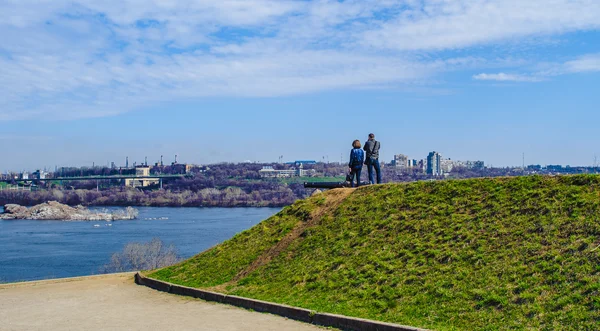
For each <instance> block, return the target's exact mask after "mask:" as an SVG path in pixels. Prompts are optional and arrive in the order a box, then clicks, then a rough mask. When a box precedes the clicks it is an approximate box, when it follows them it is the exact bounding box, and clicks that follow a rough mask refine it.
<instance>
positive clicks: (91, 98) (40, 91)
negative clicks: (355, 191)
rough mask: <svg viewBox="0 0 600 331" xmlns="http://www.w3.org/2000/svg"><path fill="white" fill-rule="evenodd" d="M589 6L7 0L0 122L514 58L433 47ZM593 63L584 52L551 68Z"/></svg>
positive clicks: (585, 14) (363, 80)
mask: <svg viewBox="0 0 600 331" xmlns="http://www.w3.org/2000/svg"><path fill="white" fill-rule="evenodd" d="M597 17H600V3H598V2H597V1H594V0H551V1H547V0H544V1H542V0H530V1H515V0H498V1H475V0H457V1H445V0H399V1H392V0H373V1H368V2H367V1H362V0H347V1H343V2H339V1H334V0H315V1H295V0H214V1H195V2H180V1H159V0H150V1H141V0H121V1H115V0H106V1H92V0H76V1H72V0H41V1H40V0H35V1H34V0H20V1H4V2H0V38H1V39H2V44H1V45H0V120H14V119H26V118H53V119H68V118H82V117H96V116H109V115H114V114H119V113H122V112H126V111H129V110H132V109H136V108H143V107H144V106H146V105H148V104H151V103H154V102H157V101H169V100H176V99H178V98H202V97H206V96H244V97H276V96H282V95H293V94H303V93H312V92H316V91H324V90H335V89H368V88H384V87H386V86H399V85H413V84H418V85H423V84H426V83H427V82H434V81H436V76H437V75H439V74H440V73H443V72H447V71H455V70H462V69H466V68H468V69H474V68H480V69H482V71H483V70H486V69H487V70H489V69H490V68H497V67H498V63H504V65H505V66H508V65H509V64H508V62H510V61H506V60H499V59H498V58H497V56H494V57H490V58H486V57H482V56H479V57H472V56H468V55H467V56H464V54H459V55H456V54H441V53H440V52H439V51H440V50H448V49H453V50H455V49H466V48H469V47H474V46H479V45H488V44H498V43H502V42H511V43H514V42H515V41H518V40H525V39H526V38H528V37H532V36H539V35H556V34H562V33H566V32H571V31H586V30H593V29H598V28H600V21H598V19H597ZM507 57H508V56H507ZM513 62H514V61H513ZM594 68H596V69H594ZM597 68H598V55H595V56H594V55H590V56H588V57H581V58H576V59H574V60H573V61H571V62H566V63H564V64H562V65H561V66H560V68H558V69H555V70H557V71H560V72H582V71H592V70H597ZM511 71H513V70H511ZM540 75H541V74H540ZM474 78H475V79H478V80H496V81H522V82H525V81H538V80H541V79H543V77H541V76H539V75H538V73H536V72H534V74H531V75H527V74H509V73H502V72H501V73H495V74H489V73H482V74H479V75H476V76H474Z"/></svg>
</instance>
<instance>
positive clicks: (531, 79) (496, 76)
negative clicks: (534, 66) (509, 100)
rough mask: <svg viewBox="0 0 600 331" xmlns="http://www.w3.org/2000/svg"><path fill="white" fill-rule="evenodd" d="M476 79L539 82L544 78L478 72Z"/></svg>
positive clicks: (474, 77)
mask: <svg viewBox="0 0 600 331" xmlns="http://www.w3.org/2000/svg"><path fill="white" fill-rule="evenodd" d="M473 79H475V80H492V81H498V82H539V81H541V80H542V79H541V78H539V77H534V76H526V75H517V74H505V73H503V72H500V73H497V74H485V73H482V74H478V75H474V76H473Z"/></svg>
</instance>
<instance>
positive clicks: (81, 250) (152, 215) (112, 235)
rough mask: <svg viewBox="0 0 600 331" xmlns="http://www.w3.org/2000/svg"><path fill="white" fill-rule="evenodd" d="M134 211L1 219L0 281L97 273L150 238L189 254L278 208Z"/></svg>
mask: <svg viewBox="0 0 600 331" xmlns="http://www.w3.org/2000/svg"><path fill="white" fill-rule="evenodd" d="M108 209H109V210H110V209H114V208H108ZM138 210H139V212H140V213H139V216H138V219H136V220H128V221H115V222H104V221H102V222H89V221H71V222H64V221H33V220H15V221H2V220H0V282H16V281H27V280H38V279H47V278H62V277H74V276H84V275H93V274H97V273H99V271H100V268H101V267H102V266H104V265H105V264H107V263H109V261H110V257H111V255H112V254H113V253H116V252H120V251H121V250H122V249H123V247H124V246H125V245H126V244H127V243H130V242H147V241H150V240H151V239H152V238H160V239H161V240H162V241H163V242H164V243H165V244H173V245H175V247H176V248H177V251H178V253H179V255H180V256H181V257H183V258H188V257H191V256H193V255H195V254H197V253H199V252H202V251H204V250H206V249H207V248H210V247H212V246H214V245H216V244H218V243H220V242H223V241H225V240H227V239H229V238H231V237H232V236H233V235H234V234H236V233H238V232H241V231H243V230H246V229H249V228H250V227H252V226H254V225H255V224H257V223H259V222H260V221H262V220H264V219H267V218H268V217H270V216H271V215H273V214H275V213H277V212H279V210H280V209H279V208H162V207H140V208H138ZM1 211H2V210H0V212H1ZM109 224H111V225H110V226H109Z"/></svg>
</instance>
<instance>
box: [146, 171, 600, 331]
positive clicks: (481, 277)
mask: <svg viewBox="0 0 600 331" xmlns="http://www.w3.org/2000/svg"><path fill="white" fill-rule="evenodd" d="M336 191H338V192H339V191H343V190H334V191H328V192H326V193H324V194H320V195H316V196H314V197H311V198H309V199H307V200H304V201H300V202H297V203H295V204H294V205H292V206H290V207H287V208H285V209H284V210H282V211H281V212H280V213H279V214H277V215H276V216H274V217H272V218H270V219H268V220H266V221H264V222H262V223H260V224H259V225H257V226H256V227H254V228H252V229H250V230H248V231H245V232H243V233H240V234H238V235H237V236H235V237H234V238H232V239H231V240H229V241H227V242H225V243H223V244H221V245H218V246H216V247H214V248H212V249H210V250H208V251H206V252H204V253H202V254H200V255H197V256H196V257H193V258H191V259H190V260H187V261H185V262H183V263H181V264H179V265H176V266H174V267H169V268H166V269H162V270H159V271H156V272H154V273H152V274H150V276H151V277H156V278H159V279H163V280H166V281H170V282H173V283H178V284H183V285H188V286H196V287H212V288H211V289H213V290H218V291H222V292H227V293H230V294H235V295H241V296H246V297H252V298H257V299H261V300H267V301H273V302H280V303H285V304H289V305H294V306H299V307H305V308H309V309H314V310H318V311H324V312H331V313H338V314H344V315H349V316H358V317H364V318H371V319H377V320H384V321H389V322H395V323H400V324H407V325H413V326H418V327H424V328H431V329H436V330H475V329H476V330H498V329H504V330H508V329H545V330H553V329H590V330H591V329H597V327H598V325H600V222H599V219H598V218H599V217H600V176H596V175H577V176H561V177H541V176H530V177H515V178H496V179H470V180H451V181H436V182H417V183H411V184H387V185H377V186H367V187H363V188H361V189H358V190H356V191H353V193H352V194H351V195H349V196H348V197H347V198H345V199H343V200H341V203H339V204H333V203H330V200H331V199H332V198H334V197H335V196H336V194H339V193H336ZM346 191H348V190H346ZM307 222H308V223H307ZM301 226H304V228H303V229H302V232H301V233H300V235H299V236H297V237H293V236H292V237H293V238H292V239H294V240H291V241H289V243H288V244H287V245H284V246H283V247H280V249H278V250H273V249H272V247H273V246H274V245H277V243H279V242H280V241H282V242H283V241H285V240H282V238H284V236H285V235H286V234H291V233H293V232H294V230H293V228H294V227H296V228H297V227H301ZM288 236H289V235H288ZM280 246H281V245H280ZM269 254H271V255H272V256H271V257H270V259H265V256H266V255H269ZM256 260H262V261H263V262H264V263H262V264H261V263H258V264H257V263H253V262H256ZM216 285H220V286H216ZM214 286H216V287H214Z"/></svg>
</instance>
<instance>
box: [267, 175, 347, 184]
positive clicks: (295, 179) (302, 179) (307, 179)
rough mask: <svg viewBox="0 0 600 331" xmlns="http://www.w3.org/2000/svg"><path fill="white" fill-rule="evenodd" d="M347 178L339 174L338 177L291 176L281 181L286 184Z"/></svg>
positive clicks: (336, 180) (341, 180) (335, 180)
mask: <svg viewBox="0 0 600 331" xmlns="http://www.w3.org/2000/svg"><path fill="white" fill-rule="evenodd" d="M345 180H346V177H342V176H338V177H290V178H281V179H279V181H281V182H282V183H286V184H291V183H299V184H302V183H304V182H317V183H321V182H343V181H345Z"/></svg>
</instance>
